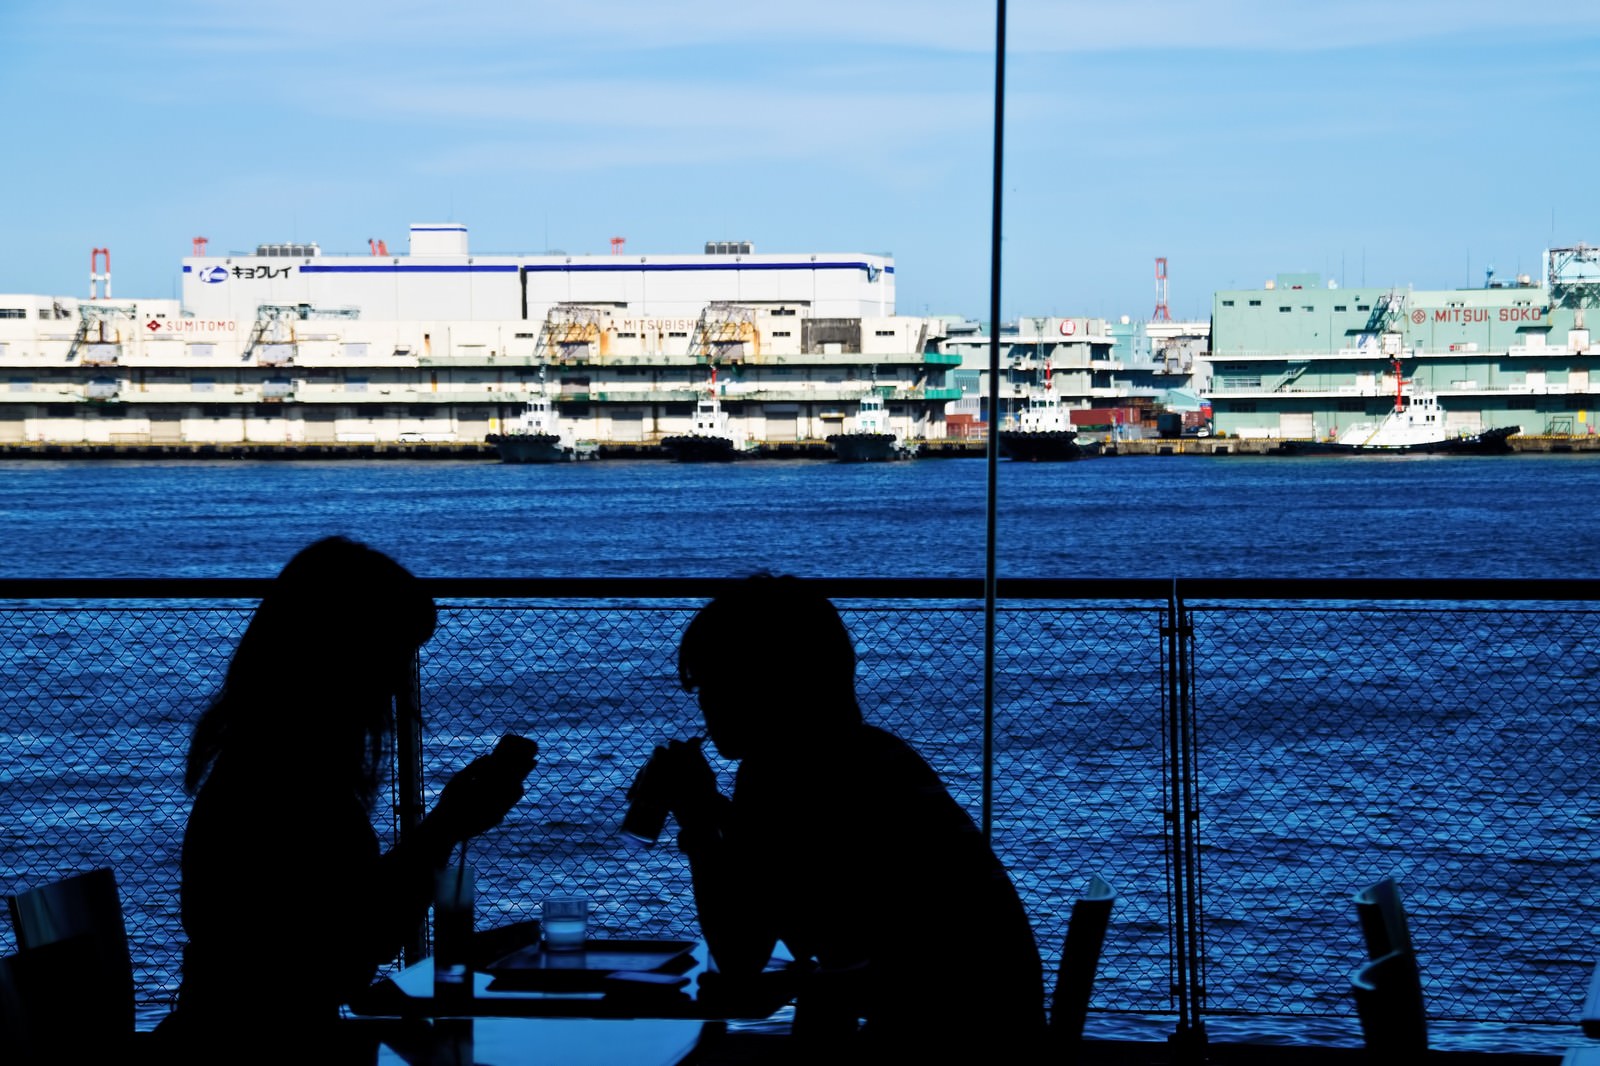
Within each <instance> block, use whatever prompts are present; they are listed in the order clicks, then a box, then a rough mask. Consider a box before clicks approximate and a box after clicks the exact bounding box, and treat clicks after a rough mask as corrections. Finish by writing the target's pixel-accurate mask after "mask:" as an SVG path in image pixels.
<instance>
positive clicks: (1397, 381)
mask: <svg viewBox="0 0 1600 1066" xmlns="http://www.w3.org/2000/svg"><path fill="white" fill-rule="evenodd" d="M1389 362H1390V363H1391V364H1392V365H1393V367H1394V413H1395V414H1399V413H1400V412H1402V411H1404V410H1405V409H1406V404H1405V391H1404V390H1405V387H1406V386H1407V385H1408V384H1410V382H1408V381H1406V380H1405V378H1403V377H1401V376H1400V357H1399V356H1398V355H1397V356H1395V357H1394V358H1393V359H1391V360H1389Z"/></svg>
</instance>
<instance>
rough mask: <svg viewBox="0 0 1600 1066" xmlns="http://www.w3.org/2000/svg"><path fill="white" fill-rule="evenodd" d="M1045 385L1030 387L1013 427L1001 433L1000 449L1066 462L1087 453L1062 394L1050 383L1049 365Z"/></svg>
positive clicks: (1016, 456)
mask: <svg viewBox="0 0 1600 1066" xmlns="http://www.w3.org/2000/svg"><path fill="white" fill-rule="evenodd" d="M1044 381H1045V383H1044V387H1043V388H1034V389H1030V390H1029V392H1028V395H1027V397H1026V398H1025V399H1024V401H1023V404H1022V410H1020V411H1018V412H1017V414H1016V415H1015V417H1014V418H1013V419H1012V427H1013V428H1011V429H1008V430H1002V431H1001V433H1000V450H1001V451H1002V452H1003V453H1005V455H1007V456H1008V457H1010V458H1011V459H1013V460H1018V461H1021V462H1030V463H1037V462H1064V461H1066V460H1069V459H1077V458H1079V457H1080V456H1081V455H1083V448H1082V447H1081V446H1080V445H1079V444H1078V431H1077V429H1076V428H1075V427H1074V426H1073V425H1072V419H1071V417H1070V416H1069V415H1068V414H1067V409H1066V408H1065V407H1063V406H1062V405H1061V395H1060V394H1059V393H1057V392H1056V391H1055V390H1053V389H1052V388H1051V387H1050V368H1049V366H1048V365H1047V366H1046V367H1045V374H1044Z"/></svg>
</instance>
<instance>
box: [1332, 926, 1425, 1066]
mask: <svg viewBox="0 0 1600 1066" xmlns="http://www.w3.org/2000/svg"><path fill="white" fill-rule="evenodd" d="M1350 991H1351V992H1352V993H1353V994H1354V996H1355V1000H1356V1014H1357V1016H1358V1017H1359V1018H1360V1019H1361V1035H1362V1037H1363V1039H1364V1040H1365V1041H1366V1045H1367V1055H1368V1058H1369V1061H1373V1062H1377V1063H1393V1064H1395V1066H1401V1064H1407V1063H1415V1062H1420V1061H1422V1059H1423V1057H1424V1056H1425V1055H1426V1054H1427V1050H1428V1023H1427V1015H1426V1012H1425V1011H1424V1009H1423V1004H1422V979H1421V976H1420V974H1419V973H1418V972H1417V959H1416V956H1414V955H1412V954H1411V952H1409V951H1391V952H1389V953H1388V954H1387V955H1385V956H1383V957H1382V958H1381V959H1374V960H1372V961H1370V962H1368V963H1366V964H1365V965H1364V966H1362V967H1361V968H1360V969H1358V970H1357V971H1356V972H1355V973H1354V974H1352V975H1351V977H1350Z"/></svg>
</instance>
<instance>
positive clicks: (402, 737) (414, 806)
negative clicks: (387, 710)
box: [394, 656, 428, 966]
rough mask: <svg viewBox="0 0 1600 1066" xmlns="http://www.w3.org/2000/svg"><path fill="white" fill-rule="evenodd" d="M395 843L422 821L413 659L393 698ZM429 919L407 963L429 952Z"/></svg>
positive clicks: (417, 673) (417, 680) (410, 937)
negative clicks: (406, 681) (404, 683)
mask: <svg viewBox="0 0 1600 1066" xmlns="http://www.w3.org/2000/svg"><path fill="white" fill-rule="evenodd" d="M394 764H395V774H394V780H395V842H396V843H399V842H400V841H401V840H404V839H405V836H406V834H407V833H409V832H410V831H411V830H412V829H414V828H416V826H417V824H418V823H419V822H421V821H422V665H421V660H420V657H419V656H413V657H412V659H411V684H410V685H409V686H408V691H405V692H400V693H396V695H395V701H394ZM427 945H428V921H427V919H426V918H424V919H423V920H422V921H420V922H418V923H417V927H416V928H415V929H413V930H411V931H410V932H409V933H408V934H407V935H406V939H405V942H404V943H403V944H402V945H401V947H400V950H401V952H402V953H403V955H404V958H405V962H406V965H408V966H409V965H410V964H412V963H414V962H417V961H419V960H420V959H423V958H425V957H426V956H427V954H428V947H427Z"/></svg>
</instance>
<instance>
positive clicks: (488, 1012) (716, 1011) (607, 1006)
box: [350, 941, 793, 1021]
mask: <svg viewBox="0 0 1600 1066" xmlns="http://www.w3.org/2000/svg"><path fill="white" fill-rule="evenodd" d="M691 954H692V956H693V959H694V964H693V966H692V967H690V968H689V969H688V970H686V971H685V976H686V977H688V978H689V984H688V985H687V986H686V987H685V988H684V989H683V990H682V991H677V990H672V989H660V988H648V987H647V988H639V989H633V990H628V991H624V992H613V993H600V992H534V991H526V990H521V989H515V990H501V989H498V988H495V987H493V985H494V983H495V981H494V977H493V975H491V974H487V973H483V972H475V973H474V974H473V975H472V978H473V994H472V997H471V998H470V999H465V1000H463V1001H459V1002H454V1003H451V1004H449V1005H448V1006H443V1007H441V1006H440V1005H439V1004H436V1003H435V1002H434V1000H433V960H432V959H431V958H430V959H423V960H422V961H421V962H418V963H415V964H414V965H411V966H407V967H406V968H405V969H404V970H401V971H399V972H398V973H395V974H391V975H390V976H389V977H388V978H386V979H385V980H383V981H380V982H379V983H378V984H376V985H374V986H373V987H372V988H371V989H370V990H369V992H368V994H367V995H365V996H363V997H362V998H361V999H360V1000H359V1001H357V1002H354V1003H352V1004H351V1005H350V1008H351V1011H352V1013H354V1014H357V1015H361V1016H366V1017H387V1018H433V1017H441V1016H442V1017H463V1018H471V1017H476V1018H485V1017H498V1018H580V1019H699V1020H702V1021H729V1020H734V1019H760V1018H766V1017H769V1016H771V1015H772V1014H773V1013H774V1012H776V1011H777V1010H778V1009H779V1008H781V1007H783V1006H784V1005H785V1004H787V1003H788V1002H789V1001H790V1000H791V999H792V998H793V988H792V981H791V980H788V979H786V977H787V975H786V969H787V967H788V966H789V964H790V960H788V959H787V958H786V957H784V956H782V955H778V956H774V959H773V961H772V963H771V964H769V967H768V972H767V973H766V974H764V975H762V976H761V977H759V978H757V979H755V980H750V981H740V982H738V983H737V987H729V986H727V985H722V984H719V983H717V982H716V981H715V978H716V977H717V976H718V975H716V974H715V973H714V971H712V969H711V968H710V966H709V964H708V963H709V956H708V954H707V951H706V945H705V942H704V941H698V942H696V944H695V945H694V948H693V950H692V952H691Z"/></svg>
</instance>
